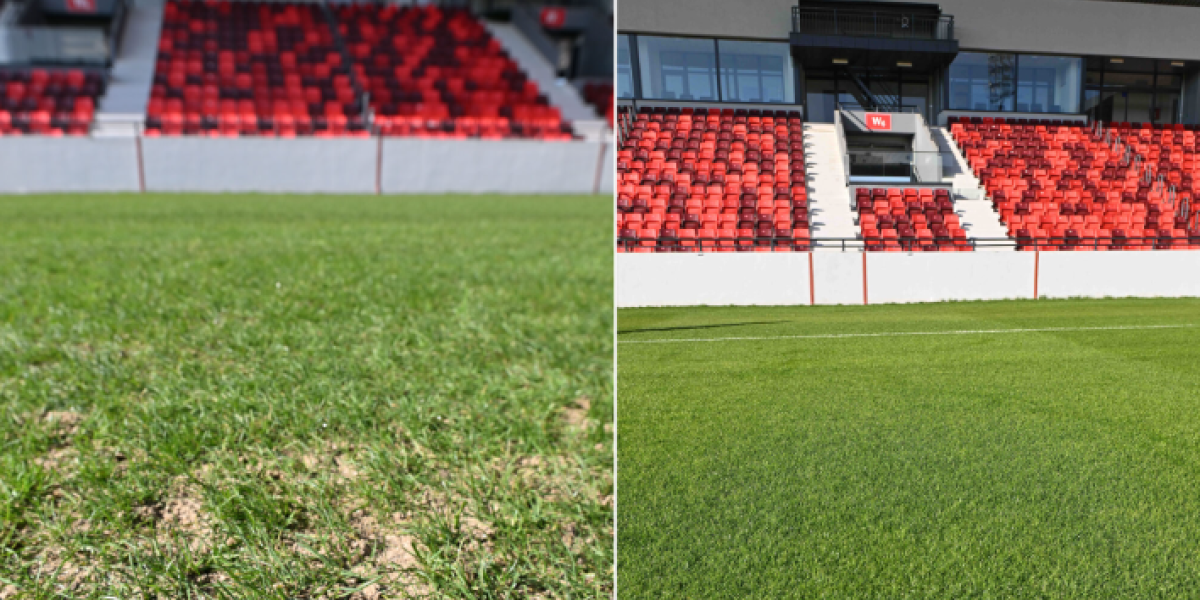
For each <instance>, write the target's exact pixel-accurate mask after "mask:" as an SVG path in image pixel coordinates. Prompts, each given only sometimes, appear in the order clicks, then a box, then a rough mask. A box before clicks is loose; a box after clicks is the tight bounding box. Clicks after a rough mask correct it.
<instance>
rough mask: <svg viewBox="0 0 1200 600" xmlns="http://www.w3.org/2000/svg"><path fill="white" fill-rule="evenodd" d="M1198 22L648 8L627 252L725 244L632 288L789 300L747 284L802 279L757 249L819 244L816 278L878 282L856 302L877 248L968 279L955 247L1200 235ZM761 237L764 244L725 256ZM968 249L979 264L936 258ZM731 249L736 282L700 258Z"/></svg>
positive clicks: (1090, 2)
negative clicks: (949, 267) (779, 269)
mask: <svg viewBox="0 0 1200 600" xmlns="http://www.w3.org/2000/svg"><path fill="white" fill-rule="evenodd" d="M1197 25H1200V3H1197V2H1188V1H1183V0H1179V1H1175V0H1172V1H1163V2H1132V1H1106V0H1047V1H1040V0H1018V1H1017V2H1006V3H995V2H985V1H983V0H949V1H946V2H942V3H938V4H933V3H913V2H891V1H878V2H854V1H807V0H801V1H799V2H797V1H796V0H791V1H785V0H756V1H753V2H739V3H725V2H716V1H713V0H709V1H705V2H701V3H694V2H680V1H678V0H642V1H639V2H630V3H626V4H625V5H623V6H622V10H621V13H620V17H619V23H618V27H617V34H618V35H617V64H616V87H617V94H616V95H617V103H618V106H617V116H616V136H617V156H616V161H617V174H616V182H615V186H616V188H617V199H616V213H617V214H616V223H615V226H616V238H617V243H616V249H617V252H618V253H619V254H622V255H634V254H636V255H643V254H655V255H662V254H678V253H686V254H694V255H709V256H710V257H711V258H708V259H707V262H705V261H701V262H695V261H692V262H686V261H685V262H682V263H681V262H678V261H676V260H674V259H666V258H663V259H661V260H657V261H655V260H650V259H647V260H640V259H635V258H634V257H633V256H629V257H627V258H620V257H619V258H618V263H619V264H629V265H631V269H630V270H628V271H627V274H626V275H627V277H628V279H627V282H628V285H626V286H625V288H624V289H626V290H629V291H630V293H631V294H634V295H636V294H637V292H638V291H639V290H643V291H644V290H649V289H653V288H656V286H657V287H661V288H662V289H663V290H664V293H665V295H659V296H655V294H653V293H650V294H649V295H648V296H647V297H644V298H641V299H637V298H632V297H631V298H630V299H629V302H631V303H632V305H644V304H646V303H650V304H653V303H654V302H658V301H660V300H662V301H665V300H664V299H665V298H670V299H671V300H670V302H671V303H684V304H687V303H702V302H712V301H714V298H722V299H730V301H731V302H734V303H741V302H742V301H743V300H744V301H745V302H746V303H756V304H762V303H771V302H774V301H775V300H777V299H778V298H779V296H778V295H777V294H775V295H773V294H772V293H765V294H760V295H759V296H757V297H755V298H749V297H748V298H743V299H740V300H739V299H737V298H736V295H737V294H735V293H734V292H733V290H752V289H758V288H756V287H755V286H744V285H741V283H735V282H741V281H742V280H743V279H744V278H749V277H751V275H750V274H751V273H757V274H758V276H760V277H762V278H765V279H772V278H774V279H775V280H776V281H782V280H786V279H787V278H788V277H785V276H783V275H780V276H776V275H774V273H776V271H774V270H772V268H766V267H764V270H761V271H758V270H755V267H751V266H750V265H752V264H753V265H757V264H760V263H761V264H764V265H765V264H768V263H766V262H762V261H765V260H767V259H766V257H765V256H764V255H771V254H776V253H791V254H794V253H797V252H808V253H810V254H809V257H808V258H805V259H803V260H802V262H804V263H805V265H804V268H805V269H807V270H809V271H810V274H811V272H813V271H814V270H815V272H817V273H820V272H821V271H822V270H823V269H824V267H823V265H824V264H825V263H829V264H830V265H832V264H833V263H835V262H836V264H838V265H842V266H838V267H836V269H838V270H842V271H845V270H846V269H851V270H852V271H853V273H850V274H847V275H846V276H845V277H844V278H843V280H842V282H843V283H844V282H846V281H854V282H857V281H861V282H862V283H861V284H857V283H856V284H855V285H856V286H858V287H856V288H855V291H853V292H849V291H847V292H846V293H841V294H838V295H836V298H837V299H838V300H837V301H838V302H842V301H847V302H866V301H867V298H868V294H867V292H866V289H867V288H868V287H870V285H869V280H871V279H872V277H870V276H868V275H867V272H868V271H870V269H869V268H868V267H869V265H870V264H874V263H873V261H874V259H873V258H870V257H875V256H876V255H879V256H880V257H882V255H885V254H886V255H892V254H895V255H898V256H908V257H912V258H910V259H902V260H907V261H908V262H907V263H903V264H913V265H916V264H922V265H923V264H926V262H928V261H929V260H934V261H935V262H929V263H928V264H929V265H931V266H929V267H928V269H926V270H927V271H928V273H927V275H922V277H926V276H927V277H929V278H933V279H938V278H941V280H954V285H966V283H965V281H964V280H962V279H961V278H957V277H953V276H951V275H947V274H946V271H945V270H944V269H943V266H942V265H945V264H962V265H975V264H980V265H982V264H984V261H1005V260H1011V261H1014V262H1013V264H1014V265H1016V266H1015V267H1013V268H1014V269H1017V270H1018V271H1020V272H1021V273H1023V274H1022V275H1021V278H1025V277H1026V276H1025V273H1026V272H1027V274H1028V277H1027V279H1025V281H1029V280H1036V279H1037V278H1038V277H1039V275H1037V274H1038V273H1041V275H1040V276H1043V277H1044V276H1045V274H1046V269H1045V268H1044V267H1045V266H1046V265H1045V262H1046V261H1047V260H1050V261H1052V262H1054V264H1057V262H1058V261H1060V260H1062V261H1072V260H1074V261H1083V260H1086V259H1085V258H1082V257H1080V258H1070V257H1069V256H1064V257H1063V258H1061V259H1060V258H1047V257H1043V256H1041V254H1042V253H1045V252H1054V253H1055V254H1056V255H1057V254H1060V253H1063V252H1064V251H1065V252H1069V253H1070V254H1071V255H1075V254H1079V253H1083V252H1087V253H1099V252H1103V254H1104V255H1113V254H1114V251H1128V252H1133V251H1141V252H1138V254H1147V255H1154V256H1159V255H1161V254H1163V252H1160V251H1171V252H1169V254H1178V255H1181V256H1182V255H1185V254H1187V252H1186V251H1192V250H1200V216H1198V214H1197V211H1196V210H1195V209H1194V207H1193V205H1194V203H1195V197H1196V193H1197V191H1198V190H1197V181H1198V177H1197V175H1198V173H1200V161H1197V160H1196V154H1197V152H1198V151H1200V146H1198V145H1197V132H1198V129H1200V51H1197V49H1196V46H1195V45H1194V44H1191V43H1190V41H1189V40H1190V39H1191V38H1192V32H1193V31H1194V30H1195V27H1196V26H1197ZM1096 32H1120V35H1098V34H1097V33H1096ZM747 252H749V253H754V254H755V255H757V256H759V257H761V258H746V259H744V260H743V261H742V262H741V263H738V262H736V261H734V260H733V259H730V260H729V261H724V259H719V257H720V256H722V255H724V253H747ZM834 252H836V253H838V254H842V255H846V254H860V253H861V254H863V258H862V259H861V260H859V261H850V260H849V257H843V258H841V259H838V258H834V257H831V256H828V255H829V254H831V253H834ZM948 253H952V254H953V255H955V256H961V257H962V259H961V261H959V260H958V259H951V258H949V257H947V258H946V259H945V260H943V261H941V262H940V263H939V262H936V259H933V258H932V257H933V256H937V255H946V254H948ZM981 253H987V254H988V255H989V258H978V259H971V258H968V256H972V255H978V254H981ZM918 254H919V255H922V256H928V257H930V258H929V259H919V258H918ZM997 254H1013V255H1024V254H1032V255H1036V256H1031V257H1029V258H1028V259H1026V258H1013V259H1006V258H1003V257H998V256H995V255H997ZM814 255H815V258H813V256H814ZM1189 256H1190V255H1189ZM898 260H901V259H898ZM1128 260H1134V259H1132V258H1131V257H1128V256H1127V257H1125V258H1117V257H1115V256H1114V257H1113V258H1112V259H1109V262H1110V263H1122V264H1124V263H1123V262H1122V261H1128ZM1146 260H1159V259H1149V258H1147V259H1146ZM1163 260H1165V259H1163ZM722 261H724V262H722ZM755 261H758V262H755ZM837 261H841V262H837ZM922 261H924V262H922ZM717 263H720V264H724V265H727V266H725V267H722V268H723V269H725V273H726V274H727V275H729V277H730V278H731V279H723V278H722V276H719V275H718V273H717V271H720V270H721V269H718V268H717V267H715V266H714V267H710V268H709V270H708V271H707V275H706V276H704V277H698V276H697V275H698V274H699V273H700V272H702V271H704V269H703V268H701V267H698V266H696V267H694V268H695V270H694V271H693V270H691V269H692V268H693V267H688V268H685V269H682V270H681V267H680V265H693V266H694V265H699V264H711V265H716V264H717ZM893 263H896V261H891V262H888V264H889V265H890V264H893ZM778 264H783V263H778ZM788 264H791V263H788ZM896 264H901V263H896ZM988 264H990V263H988ZM1102 264H1104V263H1103V261H1100V262H1097V265H1102ZM1131 264H1132V263H1131ZM1039 267H1041V269H1040V270H1039ZM828 268H835V267H832V266H830V267H828ZM889 268H890V267H889ZM922 268H924V267H922ZM965 268H966V267H964V269H965ZM989 268H990V267H989ZM1103 268H1104V267H1102V266H1096V267H1095V269H1097V272H1099V271H1100V270H1102V269H1103ZM1131 268H1132V267H1131ZM714 269H715V270H714ZM980 269H981V270H985V269H982V267H980ZM1069 270H1070V271H1071V272H1089V271H1088V270H1087V269H1083V271H1079V270H1078V269H1076V268H1075V267H1070V269H1069ZM620 271H621V269H619V272H620ZM860 271H861V273H860ZM662 272H668V273H672V274H673V277H678V278H679V280H682V281H687V282H693V283H694V282H698V281H706V282H708V284H709V285H710V286H714V288H719V289H720V290H723V291H724V292H728V293H724V294H716V295H715V296H714V295H713V294H711V293H709V292H711V289H697V288H696V287H695V286H694V285H692V284H691V283H689V285H685V286H675V285H674V282H675V281H676V279H672V278H670V277H668V278H663V277H660V276H659V275H660V273H662ZM1050 272H1057V271H1055V270H1054V269H1051V270H1050ZM789 277H790V276H789ZM805 279H808V277H805ZM918 280H920V278H918ZM722 281H724V284H721V282H722ZM643 284H645V285H643ZM797 285H798V286H799V287H803V288H807V290H808V292H806V293H803V294H799V295H797V296H796V297H795V298H791V299H790V300H788V302H796V303H806V304H808V303H820V302H821V295H822V294H821V292H820V289H821V278H820V277H819V276H818V277H815V278H814V279H812V280H811V281H805V282H801V283H800V284H797ZM912 285H913V286H914V287H915V286H917V285H918V284H916V283H913V284H912ZM619 287H620V286H619ZM814 287H815V288H816V289H817V291H816V292H813V288H814ZM1026 287H1028V290H1026V289H1025V288H1026ZM667 288H670V289H669V290H668V289H667ZM684 289H688V290H691V292H694V294H693V295H694V296H695V298H688V297H685V295H682V294H683V293H684V292H683V290H684ZM797 289H798V288H797ZM826 289H828V288H826ZM926 289H928V286H926ZM1038 289H1039V288H1038V286H1037V285H1036V284H1034V285H1028V286H1025V285H1024V284H1023V285H1022V286H1021V290H1019V291H1018V290H1016V289H1015V288H1012V287H1011V286H1009V288H1007V289H1006V291H1004V292H1001V291H998V290H992V291H989V292H986V293H985V292H982V291H978V290H977V291H976V292H971V291H961V290H960V291H959V292H954V293H951V292H947V293H946V294H944V295H942V296H939V295H938V294H933V295H928V294H926V295H922V294H915V295H908V296H906V295H905V294H899V295H898V296H896V297H897V298H908V297H914V298H915V297H920V298H922V299H933V300H937V299H951V298H976V297H979V298H989V297H1028V296H1031V295H1032V296H1034V297H1036V296H1037V295H1038V291H1037V290H1038ZM1043 289H1044V288H1043ZM1031 291H1032V294H1031V293H1030V292H1031ZM1118 291H1122V290H1118ZM1139 291H1140V290H1131V292H1139ZM668 292H669V293H668ZM767 292H770V290H767ZM746 293H747V294H749V295H751V296H753V293H751V292H750V291H747V292H746ZM805 296H807V297H805ZM943 296H944V297H943ZM651 297H654V298H657V300H654V299H653V298H651ZM877 297H879V298H882V297H887V296H886V295H883V294H881V295H879V296H877ZM768 300H770V301H768ZM881 301H882V300H881ZM619 302H620V301H619Z"/></svg>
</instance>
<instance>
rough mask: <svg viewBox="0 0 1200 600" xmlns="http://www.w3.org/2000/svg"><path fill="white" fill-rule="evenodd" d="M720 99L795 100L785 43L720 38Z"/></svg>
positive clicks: (789, 57) (789, 101)
mask: <svg viewBox="0 0 1200 600" xmlns="http://www.w3.org/2000/svg"><path fill="white" fill-rule="evenodd" d="M717 46H718V48H719V51H720V57H721V61H720V62H721V99H722V100H724V101H726V102H771V103H787V104H793V103H795V102H796V83H795V76H794V71H793V69H792V53H791V48H790V46H789V45H788V44H784V43H773V42H741V41H733V40H719V41H718V42H717Z"/></svg>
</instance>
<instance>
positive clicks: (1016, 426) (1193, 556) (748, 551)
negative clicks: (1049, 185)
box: [617, 299, 1200, 600]
mask: <svg viewBox="0 0 1200 600" xmlns="http://www.w3.org/2000/svg"><path fill="white" fill-rule="evenodd" d="M1150 326H1163V327H1161V328H1153V329H1152V328H1149V327H1150ZM1133 327H1137V328H1138V329H1133ZM1049 328H1058V329H1059V330H1057V331H1025V332H1009V333H959V334H954V335H908V336H905V335H896V336H878V337H876V336H871V337H867V336H857V337H795V338H792V339H745V340H728V341H688V342H676V343H661V342H659V341H661V340H668V339H691V340H708V339H713V338H722V337H742V338H782V337H785V336H833V335H842V334H878V333H898V332H951V331H957V332H966V331H990V330H1012V329H1027V330H1028V329H1049ZM1085 328H1087V329H1085ZM1098 328H1105V329H1098ZM1116 328H1129V329H1116ZM650 340H654V341H655V342H653V343H631V342H635V341H643V342H646V341H650ZM1198 367H1200V299H1161V300H1160V299H1153V300H1126V299H1112V300H1062V301H1045V300H1043V301H1013V302H967V303H943V304H923V305H903V306H900V305H891V306H871V307H861V306H859V307H775V308H686V309H685V308H670V309H667V308H664V309H630V310H621V311H619V315H618V375H617V398H618V403H619V417H618V422H619V427H620V435H619V443H618V446H619V448H618V479H619V482H618V490H619V496H620V501H619V505H618V528H619V535H618V582H617V586H618V591H619V593H620V597H621V598H622V600H629V599H635V598H638V599H640V598H656V599H657V598H889V599H892V598H955V599H962V598H998V599H999V598H1185V597H1194V596H1195V595H1196V593H1197V590H1200V368H1198Z"/></svg>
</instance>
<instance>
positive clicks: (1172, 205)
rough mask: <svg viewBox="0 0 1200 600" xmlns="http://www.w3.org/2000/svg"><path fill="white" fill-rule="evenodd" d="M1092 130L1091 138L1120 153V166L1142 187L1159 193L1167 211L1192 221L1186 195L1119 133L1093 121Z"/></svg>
mask: <svg viewBox="0 0 1200 600" xmlns="http://www.w3.org/2000/svg"><path fill="white" fill-rule="evenodd" d="M1089 128H1090V129H1091V130H1092V136H1093V137H1094V138H1095V139H1097V140H1099V139H1103V140H1104V141H1105V143H1107V144H1108V145H1109V147H1110V148H1112V149H1113V150H1114V151H1116V152H1120V153H1122V166H1131V165H1132V167H1133V169H1134V172H1135V173H1137V174H1138V180H1139V181H1140V182H1141V183H1142V185H1144V186H1146V187H1149V188H1150V189H1151V191H1153V192H1155V193H1161V194H1163V196H1164V199H1165V200H1166V201H1167V205H1168V208H1169V210H1171V211H1172V212H1173V213H1174V214H1175V216H1176V217H1177V218H1182V219H1183V220H1184V221H1190V220H1193V219H1194V217H1195V215H1193V214H1192V213H1191V208H1192V206H1191V202H1190V201H1188V200H1189V198H1188V197H1187V196H1186V195H1182V194H1180V193H1179V191H1178V190H1177V189H1176V188H1175V185H1174V184H1172V183H1171V182H1170V181H1168V180H1167V177H1166V175H1164V174H1163V173H1161V172H1157V171H1156V170H1155V169H1154V165H1153V163H1151V162H1150V161H1149V160H1148V159H1145V158H1143V157H1142V155H1141V153H1139V152H1137V151H1135V150H1134V149H1133V146H1132V145H1131V144H1130V143H1128V142H1126V141H1125V140H1123V139H1122V138H1121V135H1120V134H1119V133H1116V132H1115V131H1114V130H1113V129H1112V128H1110V127H1105V126H1104V123H1102V122H1101V121H1098V120H1097V121H1093V122H1092V124H1091V126H1090V127H1089Z"/></svg>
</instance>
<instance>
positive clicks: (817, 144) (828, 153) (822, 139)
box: [804, 123, 859, 239]
mask: <svg viewBox="0 0 1200 600" xmlns="http://www.w3.org/2000/svg"><path fill="white" fill-rule="evenodd" d="M834 127H835V126H834V125H833V124H832V123H808V124H805V125H804V162H805V165H806V170H807V173H808V177H807V182H806V188H807V190H808V213H809V221H810V222H811V229H812V237H814V238H851V239H854V238H857V237H858V232H859V229H858V223H857V221H856V220H855V214H854V210H853V209H852V208H851V207H850V188H849V187H847V186H846V183H847V182H846V169H845V165H844V164H843V163H842V153H841V151H840V150H838V141H837V131H836V130H835V129H834Z"/></svg>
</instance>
